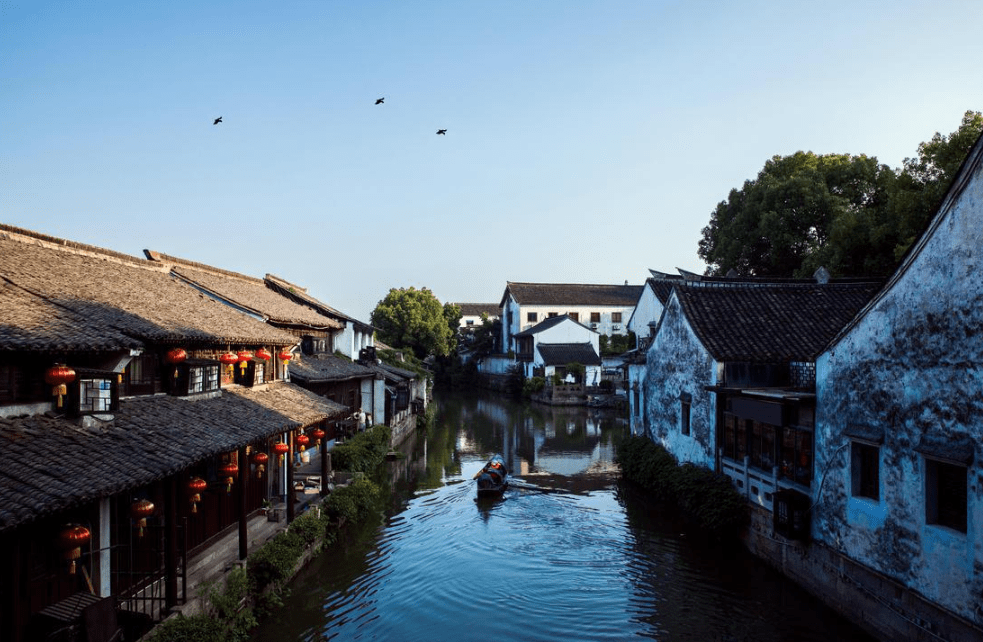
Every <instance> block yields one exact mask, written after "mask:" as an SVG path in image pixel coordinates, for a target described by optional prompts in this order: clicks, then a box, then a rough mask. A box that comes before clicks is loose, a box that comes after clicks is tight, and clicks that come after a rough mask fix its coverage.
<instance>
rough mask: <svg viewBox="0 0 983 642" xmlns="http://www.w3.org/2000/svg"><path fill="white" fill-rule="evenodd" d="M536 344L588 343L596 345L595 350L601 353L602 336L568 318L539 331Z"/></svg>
mask: <svg viewBox="0 0 983 642" xmlns="http://www.w3.org/2000/svg"><path fill="white" fill-rule="evenodd" d="M535 341H536V344H537V345H538V344H540V343H588V342H590V344H591V345H592V346H594V351H595V352H598V353H599V350H600V345H601V336H600V334H598V333H597V332H594V331H593V330H591V329H590V328H586V327H584V326H582V325H580V324H579V323H577V322H576V321H572V320H569V319H567V320H566V321H563V322H562V323H558V324H556V325H555V326H553V327H552V328H548V329H546V330H543V331H542V332H537V333H536V335H535Z"/></svg>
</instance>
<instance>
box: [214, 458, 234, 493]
mask: <svg viewBox="0 0 983 642" xmlns="http://www.w3.org/2000/svg"><path fill="white" fill-rule="evenodd" d="M218 471H219V472H220V473H222V474H223V475H225V492H227V493H231V492H232V484H233V483H235V476H236V474H237V473H238V472H239V465H238V464H236V463H235V462H234V461H230V462H226V463H224V464H222V466H221V467H219V469H218Z"/></svg>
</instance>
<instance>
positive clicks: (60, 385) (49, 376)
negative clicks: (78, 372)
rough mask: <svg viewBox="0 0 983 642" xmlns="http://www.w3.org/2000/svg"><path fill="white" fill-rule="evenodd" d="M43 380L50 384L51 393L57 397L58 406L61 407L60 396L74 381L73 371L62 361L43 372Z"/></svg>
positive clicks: (66, 392) (65, 392)
mask: <svg viewBox="0 0 983 642" xmlns="http://www.w3.org/2000/svg"><path fill="white" fill-rule="evenodd" d="M44 381H45V383H47V384H48V385H50V386H51V394H52V395H54V396H57V397H58V407H59V408H61V398H62V397H63V396H64V395H67V394H68V386H67V385H66V384H69V383H71V382H73V381H75V371H74V370H72V369H71V368H69V367H68V366H66V365H65V364H63V363H56V364H55V365H53V366H51V367H50V368H48V369H47V370H46V371H45V373H44Z"/></svg>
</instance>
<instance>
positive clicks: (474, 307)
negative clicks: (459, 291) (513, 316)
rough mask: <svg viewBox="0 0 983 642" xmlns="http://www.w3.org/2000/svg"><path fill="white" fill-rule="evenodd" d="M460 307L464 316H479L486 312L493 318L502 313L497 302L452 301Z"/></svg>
mask: <svg viewBox="0 0 983 642" xmlns="http://www.w3.org/2000/svg"><path fill="white" fill-rule="evenodd" d="M453 305H456V306H457V307H459V308H461V315H462V316H466V317H480V316H481V315H482V314H487V315H488V317H489V318H494V317H497V316H500V315H501V314H502V309H501V308H499V307H498V304H497V303H454V304H453Z"/></svg>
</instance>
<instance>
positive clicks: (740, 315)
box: [675, 282, 881, 363]
mask: <svg viewBox="0 0 983 642" xmlns="http://www.w3.org/2000/svg"><path fill="white" fill-rule="evenodd" d="M880 287H881V284H880V283H879V282H878V283H875V282H860V283H827V284H822V285H821V284H817V283H811V284H809V283H770V284H765V283H753V284H752V283H745V284H739V283H731V284H728V285H726V286H725V285H713V286H707V285H695V284H676V285H675V291H676V294H677V296H678V297H679V300H680V303H681V304H682V308H683V311H684V313H685V315H686V318H687V319H688V320H689V322H690V324H691V325H692V327H693V330H694V332H696V334H697V336H698V337H699V338H700V341H701V342H702V343H703V345H704V346H706V348H707V350H709V352H710V354H711V355H712V356H713V357H714V359H716V360H717V361H756V362H760V363H780V362H788V361H812V360H814V359H815V357H816V356H817V355H818V354H819V353H820V352H822V350H823V349H824V348H825V346H826V344H827V343H828V342H829V341H830V340H831V339H832V338H833V337H834V336H835V335H836V334H837V333H838V332H839V331H840V329H841V328H843V327H844V326H845V325H846V324H847V323H849V321H850V320H851V319H852V318H853V317H854V315H856V314H857V312H858V311H859V310H860V309H861V308H863V306H864V305H865V304H866V303H867V301H869V300H870V298H871V297H873V296H874V294H876V293H877V291H878V290H879V289H880Z"/></svg>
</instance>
